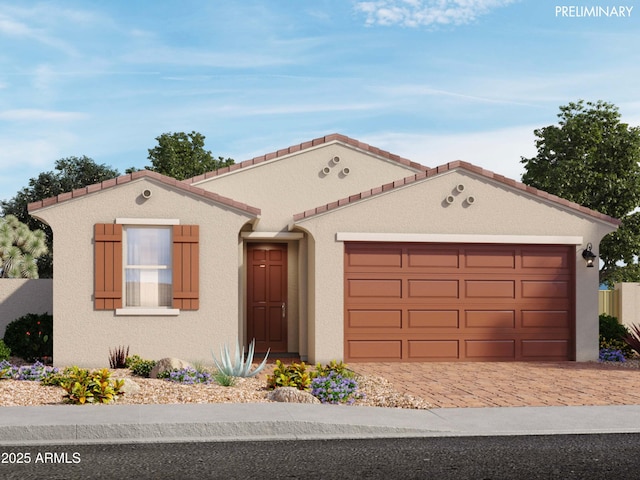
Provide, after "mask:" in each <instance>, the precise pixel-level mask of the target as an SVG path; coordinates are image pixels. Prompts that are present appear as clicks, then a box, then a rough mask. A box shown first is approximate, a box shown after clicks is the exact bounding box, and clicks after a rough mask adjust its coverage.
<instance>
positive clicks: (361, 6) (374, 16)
mask: <svg viewBox="0 0 640 480" xmlns="http://www.w3.org/2000/svg"><path fill="white" fill-rule="evenodd" d="M515 1H516V0H371V1H361V2H357V3H356V6H355V9H356V11H358V12H361V13H364V14H365V15H366V23H367V25H402V26H405V27H419V26H433V25H464V24H467V23H471V22H473V21H475V20H476V19H477V18H478V17H480V16H481V15H485V14H487V13H489V12H490V11H491V10H493V9H495V8H499V7H505V6H507V5H510V4H512V3H514V2H515Z"/></svg>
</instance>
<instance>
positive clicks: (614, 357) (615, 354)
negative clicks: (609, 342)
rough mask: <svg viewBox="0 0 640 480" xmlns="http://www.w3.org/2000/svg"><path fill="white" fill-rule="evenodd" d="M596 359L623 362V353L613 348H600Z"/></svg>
mask: <svg viewBox="0 0 640 480" xmlns="http://www.w3.org/2000/svg"><path fill="white" fill-rule="evenodd" d="M598 360H599V361H601V362H625V361H626V359H625V358H624V354H623V353H622V351H621V350H618V349H615V348H601V349H600V355H599V357H598Z"/></svg>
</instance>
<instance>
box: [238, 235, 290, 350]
mask: <svg viewBox="0 0 640 480" xmlns="http://www.w3.org/2000/svg"><path fill="white" fill-rule="evenodd" d="M253 338H255V339H256V352H266V351H267V349H269V348H270V349H271V351H272V352H286V351H287V245H286V244H282V243H273V244H262V243H260V244H249V245H248V247H247V342H251V340H252V339H253Z"/></svg>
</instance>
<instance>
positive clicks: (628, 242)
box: [521, 100, 640, 285]
mask: <svg viewBox="0 0 640 480" xmlns="http://www.w3.org/2000/svg"><path fill="white" fill-rule="evenodd" d="M558 117H559V118H560V121H559V122H558V123H559V125H550V126H548V127H544V128H540V129H537V130H534V134H535V136H536V137H537V140H536V148H537V150H538V154H537V155H536V156H535V157H533V158H522V160H521V161H522V163H524V166H525V170H526V171H525V173H524V175H523V176H522V181H523V182H524V183H526V184H527V185H531V186H533V187H536V188H539V189H540V190H544V191H545V192H548V193H552V194H554V195H557V196H559V197H561V198H565V199H567V200H571V201H573V202H576V203H579V204H580V205H584V206H585V207H588V208H591V209H593V210H596V211H598V212H601V213H604V214H606V215H610V216H612V217H615V218H619V219H620V220H622V224H621V225H620V228H619V229H618V230H617V231H616V232H613V233H611V234H609V235H607V236H606V237H605V238H604V239H603V240H602V242H601V243H600V251H599V256H600V259H601V260H602V262H603V266H602V268H601V270H600V282H601V283H606V284H608V285H612V284H613V283H616V282H622V281H625V282H629V281H633V282H637V281H640V265H638V257H637V256H638V254H639V253H640V212H635V211H634V210H635V209H636V208H637V207H638V206H639V205H640V166H639V162H640V128H638V127H629V125H627V124H626V123H622V122H621V121H620V118H621V116H620V113H619V111H618V108H617V107H616V106H615V105H613V104H610V103H607V102H604V101H601V100H599V101H598V102H596V103H593V102H586V103H585V102H584V101H583V100H580V101H578V102H577V103H569V104H568V105H566V106H561V107H560V113H559V114H558ZM621 263H622V264H624V265H621Z"/></svg>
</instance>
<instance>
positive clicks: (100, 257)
mask: <svg viewBox="0 0 640 480" xmlns="http://www.w3.org/2000/svg"><path fill="white" fill-rule="evenodd" d="M94 244H95V245H94V250H95V291H94V306H95V309H96V310H115V309H116V308H122V225H117V224H113V223H97V224H96V225H95V230H94Z"/></svg>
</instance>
